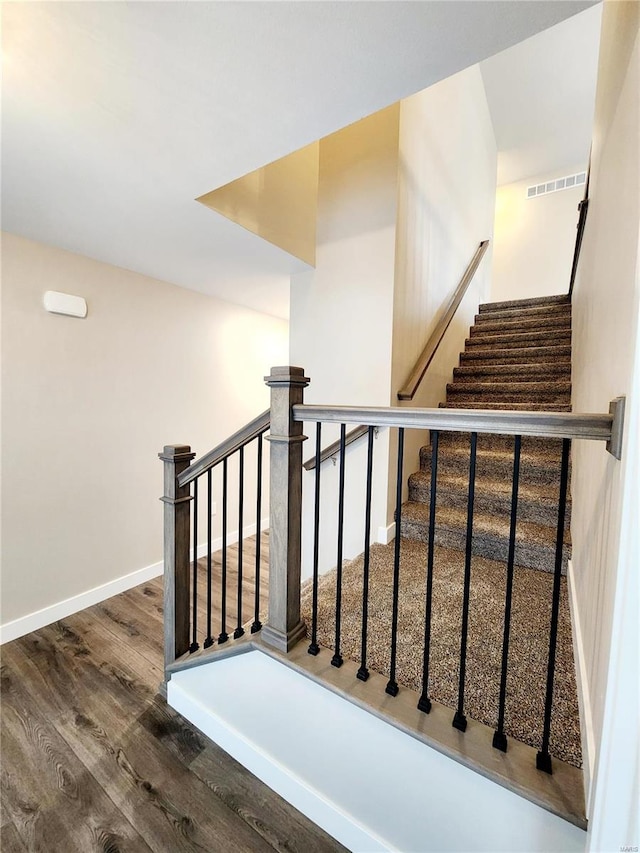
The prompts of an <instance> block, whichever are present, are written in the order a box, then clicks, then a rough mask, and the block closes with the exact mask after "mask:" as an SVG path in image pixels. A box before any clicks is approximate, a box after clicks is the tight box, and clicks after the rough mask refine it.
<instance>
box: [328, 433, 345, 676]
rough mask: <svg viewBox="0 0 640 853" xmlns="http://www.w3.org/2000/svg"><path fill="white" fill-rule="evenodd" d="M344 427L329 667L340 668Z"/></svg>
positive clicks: (341, 445)
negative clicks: (332, 648)
mask: <svg viewBox="0 0 640 853" xmlns="http://www.w3.org/2000/svg"><path fill="white" fill-rule="evenodd" d="M346 431H347V428H346V425H345V424H340V486H339V493H338V557H337V564H336V644H335V652H334V655H333V657H332V658H331V666H342V663H343V660H342V655H341V654H340V616H341V614H340V610H341V607H342V538H343V535H344V462H345V460H344V450H345V435H346Z"/></svg>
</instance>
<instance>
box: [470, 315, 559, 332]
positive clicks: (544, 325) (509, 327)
mask: <svg viewBox="0 0 640 853" xmlns="http://www.w3.org/2000/svg"><path fill="white" fill-rule="evenodd" d="M526 329H533V331H543V330H545V329H569V330H570V329H571V315H570V314H561V315H560V316H551V317H544V318H541V317H533V318H532V319H528V318H526V317H513V318H512V317H509V318H508V319H506V320H503V319H502V318H500V319H493V318H492V319H489V320H485V319H484V317H483V315H482V314H478V315H477V316H476V322H475V325H474V326H472V327H471V332H470V334H471V337H475V336H476V335H484V334H488V333H490V332H499V333H501V334H505V335H506V334H511V333H513V332H519V331H523V332H524V331H525V330H526Z"/></svg>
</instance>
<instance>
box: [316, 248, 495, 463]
mask: <svg viewBox="0 0 640 853" xmlns="http://www.w3.org/2000/svg"><path fill="white" fill-rule="evenodd" d="M488 246H489V241H488V240H483V241H482V243H480V245H479V246H478V248H477V249H476V251H475V254H474V256H473V258H472V259H471V263H470V264H469V266H468V267H467V269H466V270H465V273H464V275H463V276H462V279H461V280H460V284H459V285H458V286H457V287H456V289H455V292H454V293H453V295H452V297H451V299H450V300H449V303H448V304H447V306H446V308H445V309H444V311H443V312H442V315H441V316H440V318H439V319H438V322H437V324H436V327H435V329H434V330H433V333H432V334H431V337H430V338H429V340H428V341H427V345H426V346H425V348H424V350H423V351H422V353H421V354H420V358H419V359H418V361H417V362H416V365H415V367H414V368H413V370H412V371H411V374H410V376H409V378H408V379H407V381H406V383H405V384H404V387H403V388H401V389H400V391H398V399H399V400H413V398H414V396H415V393H416V391H417V390H418V387H419V385H420V383H421V382H422V379H423V378H424V375H425V373H426V372H427V368H428V367H429V365H430V364H431V361H432V360H433V357H434V355H435V354H436V351H437V349H438V346H439V345H440V341H441V340H442V338H443V337H444V334H445V332H446V331H447V329H448V328H449V324H450V323H451V321H452V319H453V316H454V314H455V313H456V311H457V309H458V306H459V305H460V303H461V302H462V299H463V297H464V295H465V293H466V292H467V289H468V287H469V285H470V284H471V281H472V280H473V276H474V275H475V272H476V270H477V269H478V266H479V265H480V261H481V260H482V258H483V257H484V254H485V252H486V251H487V248H488ZM366 434H367V427H366V426H363V425H360V426H358V427H356V428H355V429H353V430H351V431H350V432H348V433H347V436H346V441H345V446H346V445H348V444H352V443H353V442H354V441H357V440H358V439H359V438H362V437H363V436H364V435H366ZM339 449H340V442H339V441H334V442H333V444H330V445H329V446H328V447H325V449H324V450H323V451H322V454H321V456H320V462H324V461H325V459H329V458H331V457H332V456H335V454H336V453H337V452H338V450H339ZM304 467H305V469H306V470H307V471H312V470H313V469H314V468H315V467H316V457H315V456H312V457H311V458H309V459H307V461H306V462H305V463H304Z"/></svg>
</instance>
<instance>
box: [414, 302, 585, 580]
mask: <svg viewBox="0 0 640 853" xmlns="http://www.w3.org/2000/svg"><path fill="white" fill-rule="evenodd" d="M479 311H480V313H479V314H478V315H477V316H476V318H475V325H474V326H473V327H472V329H471V331H470V336H469V338H468V339H467V340H466V342H465V350H464V352H463V353H462V354H461V356H460V366H459V367H457V368H455V370H454V374H453V382H452V383H450V384H449V385H447V399H446V403H443V404H441V405H442V406H444V407H447V408H463V409H511V410H521V411H562V412H567V411H570V410H571V303H570V301H569V299H568V297H567V296H550V297H542V298H537V299H523V300H515V301H510V302H490V303H486V304H484V305H481V306H480V309H479ZM513 446H514V439H513V437H512V436H500V435H479V436H478V452H477V461H476V484H475V500H474V530H473V549H472V550H473V553H474V554H475V555H478V556H482V557H487V558H489V559H492V560H500V561H503V560H506V558H507V552H508V541H509V514H510V508H511V483H512V471H513ZM560 455H561V441H560V440H556V439H548V438H532V437H528V438H524V439H523V441H522V455H521V463H520V464H521V467H520V489H519V496H518V526H517V534H516V552H515V562H516V565H519V566H524V567H527V568H533V569H540V570H543V571H553V567H554V559H555V537H556V525H557V521H558V484H559V472H560ZM430 483H431V447H430V446H426V447H423V448H422V450H421V452H420V470H419V471H417V472H416V473H414V474H412V475H411V476H410V478H409V501H408V502H407V503H405V504H404V505H403V507H402V523H401V535H402V536H403V537H405V538H407V539H414V540H421V541H425V542H426V541H427V538H428V532H429V523H428V520H429V493H430ZM468 484H469V436H468V435H466V434H462V433H442V434H441V436H440V440H439V453H438V474H437V496H436V527H435V542H436V544H437V545H440V546H442V547H445V548H452V549H455V550H464V549H465V544H466V525H467V498H468ZM570 513H571V505H570V502H569V503H568V504H567V516H566V523H565V551H564V561H563V564H564V567H566V561H567V558H568V556H569V551H570V534H569V519H570ZM563 571H564V568H563Z"/></svg>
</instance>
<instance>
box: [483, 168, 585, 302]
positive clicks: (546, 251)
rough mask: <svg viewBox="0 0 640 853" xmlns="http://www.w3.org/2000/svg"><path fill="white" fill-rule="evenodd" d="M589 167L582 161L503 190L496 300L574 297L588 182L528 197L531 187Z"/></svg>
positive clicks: (494, 287) (498, 197) (498, 207)
mask: <svg viewBox="0 0 640 853" xmlns="http://www.w3.org/2000/svg"><path fill="white" fill-rule="evenodd" d="M586 167H587V164H586V163H577V164H576V165H575V167H574V168H572V169H563V170H561V171H559V172H549V173H545V174H543V175H532V176H530V177H528V178H527V179H526V180H523V181H517V182H516V183H513V184H504V185H503V186H500V187H498V190H497V193H496V217H495V231H494V246H493V276H492V284H491V300H492V301H493V302H500V301H502V300H506V299H528V298H529V297H533V296H553V295H555V294H557V293H568V291H569V279H570V277H571V263H572V260H573V249H574V246H575V241H576V225H577V222H578V203H579V202H580V201H581V200H582V198H583V196H584V184H583V185H580V186H577V187H571V188H570V189H568V190H558V192H553V193H548V194H546V195H541V196H539V197H536V198H527V187H530V186H533V185H537V184H542V183H546V182H547V181H552V180H555V179H556V178H562V177H564V176H565V175H574V174H576V173H578V172H584V171H585V170H586Z"/></svg>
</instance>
